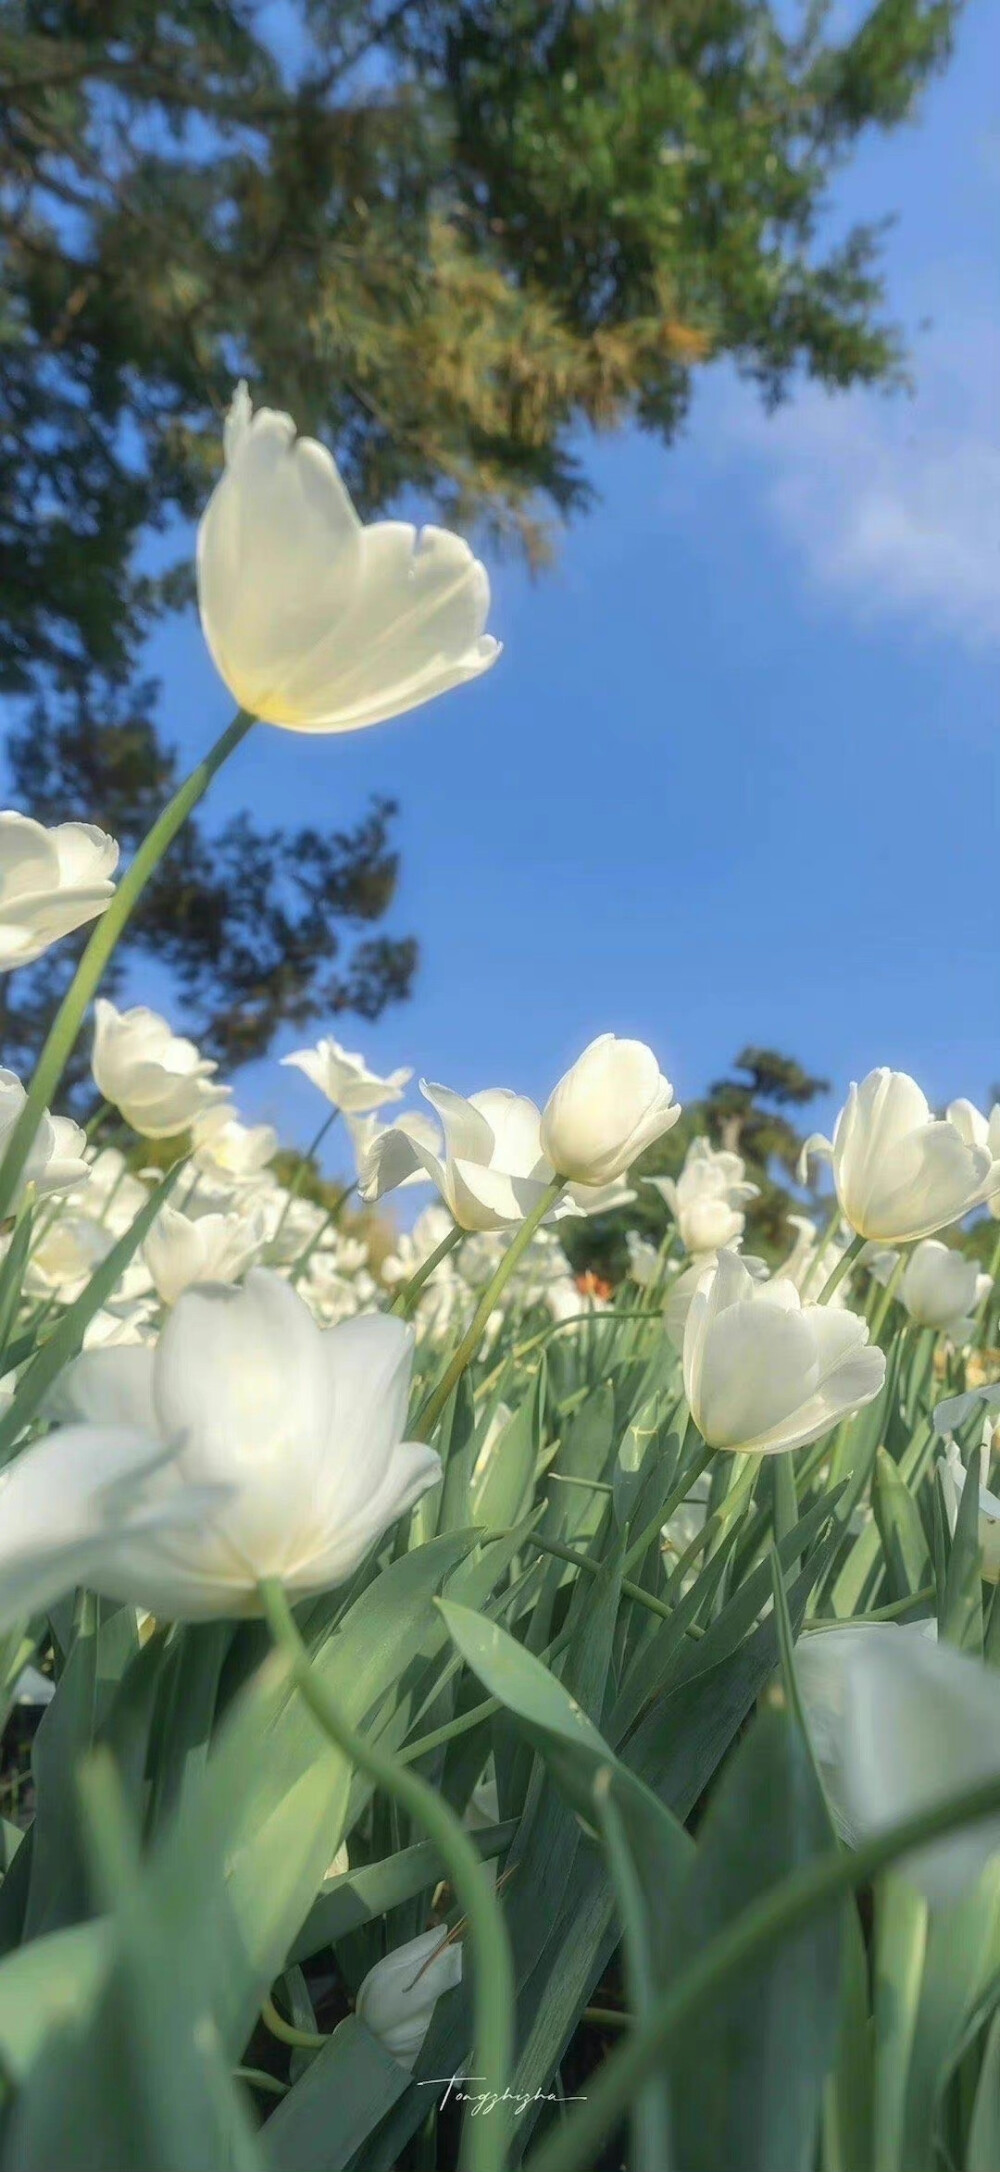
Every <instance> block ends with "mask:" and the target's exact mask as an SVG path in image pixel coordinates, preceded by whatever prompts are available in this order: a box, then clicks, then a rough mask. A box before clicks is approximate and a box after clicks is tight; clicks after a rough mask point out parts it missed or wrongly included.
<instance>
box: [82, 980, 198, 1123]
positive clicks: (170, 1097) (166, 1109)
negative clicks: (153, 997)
mask: <svg viewBox="0 0 1000 2172" xmlns="http://www.w3.org/2000/svg"><path fill="white" fill-rule="evenodd" d="M92 1068H93V1073H94V1079H95V1082H96V1084H97V1087H98V1089H99V1091H100V1092H101V1093H102V1094H103V1095H104V1099H105V1101H110V1102H111V1104H112V1107H113V1108H116V1109H120V1110H121V1113H122V1115H123V1116H124V1117H125V1119H126V1122H127V1123H130V1124H131V1126H132V1129H133V1131H138V1132H140V1133H141V1135H142V1137H143V1138H144V1139H169V1138H172V1137H173V1135H174V1133H175V1132H178V1131H186V1130H187V1128H188V1126H189V1125H190V1124H192V1123H193V1122H194V1119H195V1117H196V1116H202V1115H204V1113H205V1110H206V1109H208V1108H211V1107H213V1106H215V1105H219V1104H221V1103H223V1102H228V1100H229V1089H228V1087H226V1086H216V1085H213V1084H212V1083H211V1079H212V1073H213V1072H214V1071H215V1070H216V1069H217V1066H216V1065H215V1064H214V1063H210V1062H209V1061H208V1060H207V1058H205V1057H202V1056H199V1054H198V1051H197V1049H196V1047H195V1045H194V1042H193V1041H186V1040H184V1039H182V1037H181V1036H180V1035H179V1034H176V1033H172V1032H171V1030H170V1027H169V1026H168V1024H167V1021H166V1019H165V1018H161V1017H160V1015H159V1013H158V1012H157V1011H150V1010H147V1009H146V1008H145V1006H144V1005H142V1004H139V1005H137V1006H136V1008H135V1009H134V1010H130V1011H119V1010H116V1009H115V1006H114V1004H113V1003H109V1002H108V1001H107V998H106V997H104V996H99V997H98V999H97V1003H96V1005H95V1007H94V1054H93V1062H92Z"/></svg>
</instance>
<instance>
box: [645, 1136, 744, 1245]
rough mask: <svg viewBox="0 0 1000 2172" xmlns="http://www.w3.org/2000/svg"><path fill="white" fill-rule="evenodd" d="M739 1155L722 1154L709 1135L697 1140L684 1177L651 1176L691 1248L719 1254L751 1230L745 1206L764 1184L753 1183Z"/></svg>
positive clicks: (688, 1155)
mask: <svg viewBox="0 0 1000 2172" xmlns="http://www.w3.org/2000/svg"><path fill="white" fill-rule="evenodd" d="M745 1179H746V1164H745V1162H744V1161H743V1159H742V1157H741V1156H740V1155H739V1154H730V1153H727V1152H724V1151H723V1152H717V1151H716V1149H715V1147H713V1146H712V1145H711V1143H710V1141H709V1140H708V1139H692V1141H691V1144H690V1146H689V1147H688V1150H687V1153H686V1155H685V1157H684V1167H683V1169H682V1170H681V1173H680V1176H679V1177H676V1178H675V1177H647V1178H646V1183H647V1184H651V1185H652V1186H653V1189H654V1191H658V1192H659V1194H660V1198H661V1199H662V1200H663V1202H664V1205H665V1206H668V1207H669V1208H670V1211H671V1214H672V1215H673V1217H674V1219H675V1221H676V1223H677V1227H678V1230H679V1232H680V1238H681V1243H682V1244H683V1246H684V1249H685V1251H686V1252H694V1253H698V1252H718V1251H719V1249H720V1247H721V1246H722V1245H738V1244H739V1241H740V1238H741V1237H742V1235H743V1231H744V1229H745V1228H746V1215H745V1214H744V1213H743V1208H744V1206H745V1205H746V1203H747V1201H748V1200H750V1199H756V1197H757V1193H758V1190H759V1186H758V1185H756V1184H748V1183H746V1181H745Z"/></svg>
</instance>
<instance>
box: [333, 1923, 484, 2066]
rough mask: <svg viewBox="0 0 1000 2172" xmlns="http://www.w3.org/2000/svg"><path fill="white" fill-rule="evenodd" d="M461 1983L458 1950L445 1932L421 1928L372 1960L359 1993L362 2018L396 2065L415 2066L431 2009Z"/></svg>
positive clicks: (456, 1944) (460, 1956)
mask: <svg viewBox="0 0 1000 2172" xmlns="http://www.w3.org/2000/svg"><path fill="white" fill-rule="evenodd" d="M461 1981H462V1948H461V1945H460V1944H459V1942H458V1940H457V1939H453V1940H452V1941H450V1942H449V1939H448V1933H447V1931H443V1930H431V1931H423V1932H421V1935H420V1937H419V1938H411V1939H409V1940H408V1942H407V1944H406V1945H405V1946H397V1948H396V1951H395V1953H387V1954H386V1956H385V1959H384V1960H382V1961H376V1963H375V1966H374V1968H370V1969H369V1971H368V1974H367V1976H366V1977H365V1980H364V1982H363V1984H362V1985H361V1989H360V1990H359V1992H358V1996H357V2001H356V2006H357V2011H358V2013H359V2014H360V2016H361V2019H362V2021H363V2022H364V2023H365V2024H366V2026H367V2027H368V2028H369V2029H370V2030H371V2032H372V2035H373V2036H377V2037H378V2040H379V2043H380V2044H382V2045H383V2046H384V2048H385V2050H386V2051H388V2052H389V2053H391V2056H392V2057H393V2058H394V2059H398V2061H399V2064H400V2066H406V2067H411V2068H412V2067H413V2066H415V2064H416V2062H417V2060H418V2059H419V2057H420V2054H421V2052H422V2050H423V2048H424V2043H425V2040H426V2037H427V2031H428V2029H429V2028H430V2025H431V2021H432V2019H433V2016H434V2008H435V2006H436V2005H437V2002H438V2000H439V1998H440V1997H441V1996H442V1993H443V1992H445V1991H453V1990H454V1988H455V1985H456V1984H459V1983H461Z"/></svg>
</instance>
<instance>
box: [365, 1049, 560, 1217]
mask: <svg viewBox="0 0 1000 2172" xmlns="http://www.w3.org/2000/svg"><path fill="white" fill-rule="evenodd" d="M420 1091H421V1093H422V1094H423V1095H424V1098H425V1100H427V1101H429V1102H430V1104H431V1107H432V1109H433V1110H434V1112H435V1114H436V1115H437V1116H438V1117H439V1118H440V1120H441V1128H442V1130H443V1132H444V1150H443V1153H440V1154H439V1153H435V1152H434V1150H433V1148H431V1147H428V1146H425V1144H424V1142H423V1140H422V1139H421V1138H420V1137H419V1136H417V1135H415V1134H414V1133H413V1132H412V1131H410V1130H404V1129H403V1127H402V1125H395V1124H390V1125H389V1126H388V1128H387V1129H386V1130H385V1131H383V1132H380V1133H379V1134H378V1136H377V1137H376V1138H375V1139H374V1140H373V1141H372V1143H371V1145H370V1147H369V1148H368V1152H367V1155H366V1157H365V1164H364V1171H363V1175H362V1180H361V1195H362V1198H364V1199H366V1200H368V1201H369V1202H373V1201H374V1200H377V1199H381V1198H382V1197H383V1196H384V1194H385V1193H386V1192H388V1191H394V1190H395V1189H396V1186H397V1185H399V1184H401V1183H402V1182H404V1181H405V1179H406V1178H407V1177H410V1176H412V1175H413V1174H414V1172H415V1171H417V1170H419V1169H423V1170H424V1172H425V1173H426V1175H427V1176H429V1177H430V1179H431V1182H432V1183H433V1184H436V1185H437V1188H438V1191H439V1192H440V1194H441V1197H442V1199H443V1200H444V1201H445V1203H446V1205H447V1206H449V1207H450V1208H451V1212H452V1214H453V1215H454V1218H455V1220H456V1222H458V1224H459V1226H460V1227H461V1228H462V1229H510V1228H513V1227H514V1226H515V1225H516V1224H517V1223H518V1222H522V1221H523V1220H524V1218H525V1215H527V1214H530V1213H531V1211H532V1209H533V1208H534V1207H536V1206H537V1205H538V1202H539V1200H540V1199H541V1197H542V1193H543V1192H544V1190H545V1187H546V1185H547V1184H550V1183H551V1181H552V1167H551V1163H549V1162H548V1161H546V1159H545V1156H544V1154H543V1153H542V1147H541V1137H540V1124H541V1119H540V1116H539V1112H538V1110H537V1108H536V1107H535V1104H534V1102H533V1101H529V1100H528V1099H527V1097H526V1095H524V1094H515V1093H512V1092H511V1091H510V1089H509V1088H508V1087H505V1086H496V1087H491V1088H488V1089H487V1091H486V1092H485V1093H479V1094H472V1095H471V1096H470V1098H469V1100H468V1101H466V1100H465V1098H464V1096H463V1095H462V1094H456V1093H453V1092H452V1091H451V1088H450V1087H448V1086H429V1085H427V1084H426V1083H424V1082H423V1081H421V1086H420Z"/></svg>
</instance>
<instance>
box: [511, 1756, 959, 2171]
mask: <svg viewBox="0 0 1000 2172" xmlns="http://www.w3.org/2000/svg"><path fill="white" fill-rule="evenodd" d="M998 1810H1000V1778H998V1777H996V1776H995V1777H994V1778H992V1779H991V1780H987V1781H980V1782H979V1784H978V1786H976V1787H974V1788H969V1789H967V1790H966V1791H965V1792H964V1793H963V1794H961V1795H956V1796H953V1797H952V1799H951V1801H950V1802H945V1803H937V1804H935V1805H934V1807H933V1808H932V1809H929V1810H921V1811H919V1812H918V1813H917V1814H916V1815H915V1816H913V1817H909V1818H906V1819H904V1820H902V1821H901V1822H900V1823H899V1824H898V1825H893V1826H890V1827H889V1829H888V1830H887V1831H883V1832H881V1833H878V1834H876V1835H875V1836H874V1837H873V1838H872V1839H871V1840H869V1841H867V1842H866V1843H865V1845H864V1846H863V1847H860V1848H857V1849H854V1850H850V1851H848V1850H844V1851H843V1852H838V1853H836V1854H834V1853H832V1852H831V1853H829V1854H825V1855H822V1856H820V1857H819V1859H818V1860H817V1861H814V1862H812V1863H809V1864H806V1865H804V1866H803V1868H802V1869H801V1870H798V1871H794V1872H793V1873H792V1875H791V1876H790V1877H788V1878H785V1879H783V1880H782V1883H781V1884H780V1885H779V1886H776V1887H775V1886H772V1887H771V1888H770V1890H769V1891H768V1892H766V1893H764V1894H762V1895H761V1897H760V1899H759V1900H757V1901H754V1902H752V1903H751V1905H750V1907H749V1908H744V1909H743V1910H742V1911H741V1913H740V1914H739V1915H738V1916H737V1917H736V1918H735V1920H734V1921H733V1922H731V1923H730V1924H729V1925H728V1927H727V1928H726V1929H725V1930H724V1931H722V1932H720V1933H719V1935H718V1937H716V1938H713V1939H711V1940H710V1941H709V1943H708V1945H707V1946H705V1947H704V1948H703V1950H702V1952H701V1953H700V1954H698V1956H697V1957H696V1959H695V1960H694V1961H693V1963H692V1964H691V1966H690V1967H689V1968H687V1969H686V1970H685V1971H684V1973H683V1974H682V1975H681V1977H680V1979H679V1980H677V1981H675V1982H674V1983H673V1984H671V1985H670V1986H669V1987H668V1988H667V1990H665V1991H663V1992H661V1993H660V1995H659V1997H658V1998H657V1999H656V2000H655V2002H654V2004H653V2005H652V2007H651V2008H650V2010H649V2013H648V2015H647V2017H646V2018H645V2020H644V2021H642V2022H641V2023H639V2024H638V2025H636V2026H634V2027H633V2029H632V2030H631V2031H630V2033H629V2035H628V2038H627V2040H626V2042H625V2043H624V2044H623V2045H622V2047H621V2049H620V2050H618V2051H616V2052H613V2053H612V2055H611V2057H610V2058H609V2059H608V2060H607V2061H606V2063H605V2064H604V2066H603V2067H602V2068H601V2070H600V2074H599V2076H598V2077H597V2078H596V2079H595V2080H594V2081H593V2084H592V2087H591V2089H590V2093H589V2095H588V2097H587V2099H586V2101H585V2102H584V2103H583V2104H581V2105H580V2106H579V2108H578V2110H577V2111H576V2112H574V2113H572V2114H571V2115H570V2117H569V2118H568V2119H567V2120H566V2121H565V2123H564V2124H563V2125H561V2126H560V2127H559V2128H557V2129H556V2131H555V2132H554V2133H553V2134H552V2135H551V2136H550V2138H549V2139H548V2140H547V2141H546V2142H543V2143H542V2146H541V2148H540V2149H538V2150H536V2151H535V2152H534V2153H533V2155H532V2156H531V2157H530V2158H529V2159H528V2160H527V2165H526V2172H579V2168H580V2167H581V2166H583V2165H588V2164H593V2163H594V2161H595V2159H596V2157H597V2154H598V2152H599V2150H600V2148H601V2145H602V2143H603V2141H604V2140H605V2137H606V2136H607V2135H608V2134H610V2133H611V2131H612V2129H613V2128H614V2127H615V2126H616V2125H617V2123H618V2121H619V2120H620V2119H621V2118H622V2117H623V2116H624V2114H625V2113H626V2112H627V2111H628V2110H629V2107H630V2106H631V2105H632V2103H633V2102H634V2100H635V2096H636V2092H637V2091H638V2090H639V2089H640V2088H641V2086H642V2084H643V2082H644V2081H645V2080H646V2078H647V2076H649V2075H650V2074H652V2073H654V2072H655V2071H656V2069H657V2068H658V2067H661V2066H662V2064H663V2059H664V2055H665V2053H666V2050H667V2047H668V2045H669V2044H670V2042H671V2040H672V2039H673V2038H674V2037H675V2036H676V2033H677V2031H678V2029H680V2028H681V2027H682V2026H683V2027H687V2026H688V2025H689V2024H690V2023H691V2021H692V2020H693V2019H694V2017H695V2016H696V2015H699V2014H704V2013H706V2012H707V2011H708V2010H709V2009H710V2008H711V2005H712V2002H713V2001H714V2000H716V1999H718V1997H719V1994H720V1992H721V1991H722V1990H723V1988H724V1987H726V1986H728V1984H729V1983H730V1982H731V1980H732V1979H733V1977H737V1976H741V1975H743V1974H744V1973H745V1971H746V1970H747V1969H748V1968H749V1967H751V1966H752V1965H753V1963H754V1962H756V1961H757V1960H758V1959H759V1957H760V1955H761V1954H762V1953H764V1952H766V1950H767V1948H768V1947H770V1946H774V1945H775V1944H777V1942H778V1941H779V1940H780V1939H787V1938H789V1937H790V1936H791V1934H792V1932H794V1931H796V1930H797V1929H798V1928H799V1925H800V1924H802V1923H806V1922H808V1920H809V1918H810V1917H811V1916H813V1915H815V1914H816V1912H817V1910H818V1909H820V1908H824V1907H829V1906H830V1905H831V1904H832V1903H833V1902H835V1901H838V1900H839V1899H840V1898H841V1897H842V1895H844V1894H846V1893H849V1892H852V1891H856V1890H857V1888H858V1887H859V1886H863V1885H869V1884H870V1883H871V1881H872V1880H873V1879H874V1878H875V1877H876V1875H877V1874H878V1873H879V1872H881V1871H883V1870H885V1869H887V1868H888V1866H889V1865H890V1864H891V1863H894V1862H896V1861H897V1860H898V1858H899V1857H900V1856H905V1855H909V1854H910V1853H912V1851H913V1850H914V1849H915V1848H920V1847H924V1846H926V1845H927V1843H928V1842H930V1841H932V1840H937V1839H940V1838H942V1837H943V1836H944V1835H945V1834H947V1833H952V1832H956V1831H958V1830H959V1829H960V1828H961V1827H963V1826H966V1825H972V1824H975V1823H977V1822H978V1821H979V1820H980V1819H982V1818H987V1817H992V1816H995V1814H996V1812H997V1811H998Z"/></svg>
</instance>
